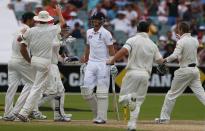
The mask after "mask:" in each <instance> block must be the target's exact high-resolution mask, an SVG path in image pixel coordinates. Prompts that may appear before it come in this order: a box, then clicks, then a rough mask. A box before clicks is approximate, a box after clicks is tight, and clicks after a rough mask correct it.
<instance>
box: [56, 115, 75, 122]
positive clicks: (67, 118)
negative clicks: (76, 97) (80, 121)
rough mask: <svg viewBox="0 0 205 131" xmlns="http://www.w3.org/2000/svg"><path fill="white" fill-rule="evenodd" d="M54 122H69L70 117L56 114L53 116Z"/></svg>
mask: <svg viewBox="0 0 205 131" xmlns="http://www.w3.org/2000/svg"><path fill="white" fill-rule="evenodd" d="M54 121H55V122H70V121H71V118H70V117H66V116H56V117H54Z"/></svg>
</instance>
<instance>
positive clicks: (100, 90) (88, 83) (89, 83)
mask: <svg viewBox="0 0 205 131" xmlns="http://www.w3.org/2000/svg"><path fill="white" fill-rule="evenodd" d="M109 84H110V66H109V65H106V62H104V61H103V62H94V61H88V64H87V66H86V68H85V76H84V84H83V86H82V87H81V94H82V95H83V96H84V99H85V100H86V101H88V103H89V104H90V107H91V109H92V111H93V114H94V117H95V118H97V119H103V120H105V121H106V120H107V110H108V91H109ZM95 86H97V89H96V96H95V95H94V94H93V90H94V87H95Z"/></svg>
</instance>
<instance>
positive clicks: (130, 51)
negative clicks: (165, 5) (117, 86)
mask: <svg viewBox="0 0 205 131" xmlns="http://www.w3.org/2000/svg"><path fill="white" fill-rule="evenodd" d="M137 29H138V32H139V33H137V34H136V35H135V36H134V37H132V38H129V39H128V40H127V41H126V43H125V45H124V46H123V47H122V48H121V49H120V50H119V51H118V52H117V53H116V54H115V56H114V57H113V59H111V61H108V62H107V63H108V64H113V63H114V61H115V60H117V59H119V58H121V57H123V56H124V55H128V56H129V57H128V63H127V66H126V69H127V73H126V75H125V77H124V78H123V81H122V86H121V91H120V96H119V103H121V104H123V105H124V106H127V105H128V106H129V109H130V120H129V122H128V125H127V127H128V131H136V122H137V118H138V115H139V111H140V106H141V104H142V103H143V101H144V99H145V96H146V94H147V89H148V84H149V78H150V74H151V71H152V65H153V62H157V63H162V62H163V59H162V56H161V55H160V53H159V50H158V48H157V46H156V45H155V44H154V42H152V41H151V40H150V38H149V36H148V34H147V33H148V31H149V23H148V22H146V21H141V22H140V23H139V25H138V27H137Z"/></svg>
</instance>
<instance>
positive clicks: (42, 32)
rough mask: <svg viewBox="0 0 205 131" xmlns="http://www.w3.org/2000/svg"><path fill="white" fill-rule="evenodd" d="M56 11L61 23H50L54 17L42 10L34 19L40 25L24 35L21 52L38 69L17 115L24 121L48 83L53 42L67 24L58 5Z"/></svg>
mask: <svg viewBox="0 0 205 131" xmlns="http://www.w3.org/2000/svg"><path fill="white" fill-rule="evenodd" d="M56 12H57V14H58V16H59V20H60V23H61V25H50V24H48V22H49V21H51V20H53V18H52V17H51V16H50V15H49V13H48V12H47V11H41V12H39V14H38V16H34V20H35V21H38V22H39V25H37V26H36V27H33V28H31V29H29V30H27V31H26V32H25V33H24V34H23V36H22V38H23V39H24V41H25V42H24V43H22V44H21V54H22V56H23V57H24V58H25V59H26V60H27V61H28V62H29V63H31V66H32V67H33V68H34V69H35V71H36V76H35V81H34V84H33V87H32V89H31V91H30V94H29V96H28V98H27V100H26V103H25V105H24V106H23V108H22V109H21V111H20V113H18V114H17V117H18V118H19V119H20V120H21V121H24V122H27V121H29V119H28V115H29V114H30V113H31V111H32V110H33V108H34V106H35V105H36V104H37V102H38V98H39V97H40V96H41V94H42V93H43V92H44V91H45V90H46V87H47V85H48V73H49V69H50V66H51V58H52V42H53V40H54V38H55V37H56V36H57V34H59V33H60V31H61V26H63V25H64V24H65V21H64V19H63V17H62V14H61V9H60V7H59V6H56ZM27 46H28V48H29V49H30V51H31V54H32V57H31V58H30V57H29V55H28V51H27V50H26V48H27Z"/></svg>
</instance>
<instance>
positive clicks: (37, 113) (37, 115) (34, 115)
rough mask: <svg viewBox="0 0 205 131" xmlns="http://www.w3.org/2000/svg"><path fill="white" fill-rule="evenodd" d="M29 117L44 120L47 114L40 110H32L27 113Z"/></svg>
mask: <svg viewBox="0 0 205 131" xmlns="http://www.w3.org/2000/svg"><path fill="white" fill-rule="evenodd" d="M29 117H30V118H32V119H36V120H45V119H47V116H45V115H43V114H42V113H41V112H40V111H32V112H31V114H30V115H29Z"/></svg>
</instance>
